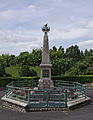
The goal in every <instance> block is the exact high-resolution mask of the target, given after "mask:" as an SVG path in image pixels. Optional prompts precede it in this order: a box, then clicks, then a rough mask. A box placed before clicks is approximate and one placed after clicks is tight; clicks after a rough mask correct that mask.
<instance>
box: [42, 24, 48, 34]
mask: <svg viewBox="0 0 93 120" xmlns="http://www.w3.org/2000/svg"><path fill="white" fill-rule="evenodd" d="M42 31H43V32H45V33H47V32H49V31H50V27H48V26H47V24H45V25H44V26H43V28H42Z"/></svg>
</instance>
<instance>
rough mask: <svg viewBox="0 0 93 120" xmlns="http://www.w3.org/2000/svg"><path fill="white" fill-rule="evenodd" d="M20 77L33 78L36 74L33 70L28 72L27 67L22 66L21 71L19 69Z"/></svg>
mask: <svg viewBox="0 0 93 120" xmlns="http://www.w3.org/2000/svg"><path fill="white" fill-rule="evenodd" d="M20 76H22V77H29V76H31V77H33V76H37V72H36V71H35V70H33V69H32V70H30V68H29V66H28V65H22V66H21V69H20Z"/></svg>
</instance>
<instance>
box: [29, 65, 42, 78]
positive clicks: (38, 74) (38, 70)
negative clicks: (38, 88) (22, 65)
mask: <svg viewBox="0 0 93 120" xmlns="http://www.w3.org/2000/svg"><path fill="white" fill-rule="evenodd" d="M31 69H34V70H35V71H36V72H37V76H38V77H40V67H39V66H35V67H31V66H30V70H31Z"/></svg>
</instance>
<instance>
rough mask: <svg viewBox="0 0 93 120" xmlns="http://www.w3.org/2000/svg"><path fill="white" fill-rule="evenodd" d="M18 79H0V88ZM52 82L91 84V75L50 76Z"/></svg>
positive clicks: (27, 78) (25, 78) (92, 77)
mask: <svg viewBox="0 0 93 120" xmlns="http://www.w3.org/2000/svg"><path fill="white" fill-rule="evenodd" d="M39 79H40V78H39V77H21V78H20V80H23V81H24V80H28V81H29V80H36V81H37V80H39ZM17 80H18V78H14V77H0V86H1V87H5V86H6V85H7V84H8V83H10V82H12V81H17ZM52 80H64V81H73V82H79V83H82V84H84V83H87V82H93V75H78V76H61V77H60V76H52Z"/></svg>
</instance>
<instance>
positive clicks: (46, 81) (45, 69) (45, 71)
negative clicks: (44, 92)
mask: <svg viewBox="0 0 93 120" xmlns="http://www.w3.org/2000/svg"><path fill="white" fill-rule="evenodd" d="M42 31H43V32H44V38H43V51H42V62H41V64H40V67H41V74H40V79H39V89H53V81H52V80H51V67H52V64H51V63H50V55H49V43H48V35H47V33H48V32H49V31H50V28H49V27H48V26H47V24H46V25H44V26H43V28H42Z"/></svg>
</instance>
